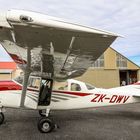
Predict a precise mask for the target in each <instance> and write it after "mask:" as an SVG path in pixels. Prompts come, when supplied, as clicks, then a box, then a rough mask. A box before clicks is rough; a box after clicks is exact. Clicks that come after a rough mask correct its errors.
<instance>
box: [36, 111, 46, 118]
mask: <svg viewBox="0 0 140 140" xmlns="http://www.w3.org/2000/svg"><path fill="white" fill-rule="evenodd" d="M38 112H39V115H40V116H41V117H46V115H45V113H44V112H43V110H39V111H38Z"/></svg>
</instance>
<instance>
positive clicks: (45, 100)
mask: <svg viewBox="0 0 140 140" xmlns="http://www.w3.org/2000/svg"><path fill="white" fill-rule="evenodd" d="M52 87H53V80H52V79H42V82H41V87H40V92H39V100H38V105H40V106H48V105H50V102H51V93H52Z"/></svg>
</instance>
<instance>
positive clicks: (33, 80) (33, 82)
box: [28, 76, 41, 89]
mask: <svg viewBox="0 0 140 140" xmlns="http://www.w3.org/2000/svg"><path fill="white" fill-rule="evenodd" d="M40 82H41V79H40V78H39V77H32V76H30V78H29V80H28V87H30V88H34V89H39V88H40Z"/></svg>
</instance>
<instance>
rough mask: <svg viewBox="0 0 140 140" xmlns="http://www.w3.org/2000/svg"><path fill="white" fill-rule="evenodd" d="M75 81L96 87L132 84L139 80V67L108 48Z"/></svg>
mask: <svg viewBox="0 0 140 140" xmlns="http://www.w3.org/2000/svg"><path fill="white" fill-rule="evenodd" d="M77 79H78V80H81V81H84V82H88V83H90V84H93V85H95V86H97V87H102V88H111V87H117V86H120V85H121V83H122V81H125V83H126V84H132V83H134V82H136V81H138V80H140V67H139V66H138V65H136V64H135V63H133V62H132V61H130V60H129V59H128V58H126V57H125V56H123V55H122V54H120V53H119V52H117V51H116V50H114V49H113V48H111V47H110V48H108V49H107V50H106V51H105V53H104V54H103V55H101V56H100V58H99V59H98V60H97V61H95V63H94V64H93V65H92V67H91V68H89V70H88V71H87V72H86V73H85V74H84V75H83V76H81V77H78V78H77Z"/></svg>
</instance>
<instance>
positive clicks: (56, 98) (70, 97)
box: [0, 80, 140, 110]
mask: <svg viewBox="0 0 140 140" xmlns="http://www.w3.org/2000/svg"><path fill="white" fill-rule="evenodd" d="M75 82H76V83H78V82H79V81H76V80H75ZM78 84H79V85H80V86H81V91H70V89H68V90H67V91H60V90H59V91H55V90H54V91H53V93H52V98H51V104H50V106H38V98H39V92H37V91H29V90H28V91H27V96H26V98H25V103H24V106H25V108H29V109H46V108H50V109H52V110H68V109H81V108H93V107H99V106H110V105H119V104H128V103H136V102H140V98H136V97H133V95H137V96H140V90H139V89H134V88H125V90H122V89H121V88H114V89H100V88H95V89H93V90H88V89H86V87H85V85H84V84H85V83H83V82H79V83H78ZM21 92H22V91H21V90H7V91H0V106H1V107H12V108H20V102H21Z"/></svg>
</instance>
